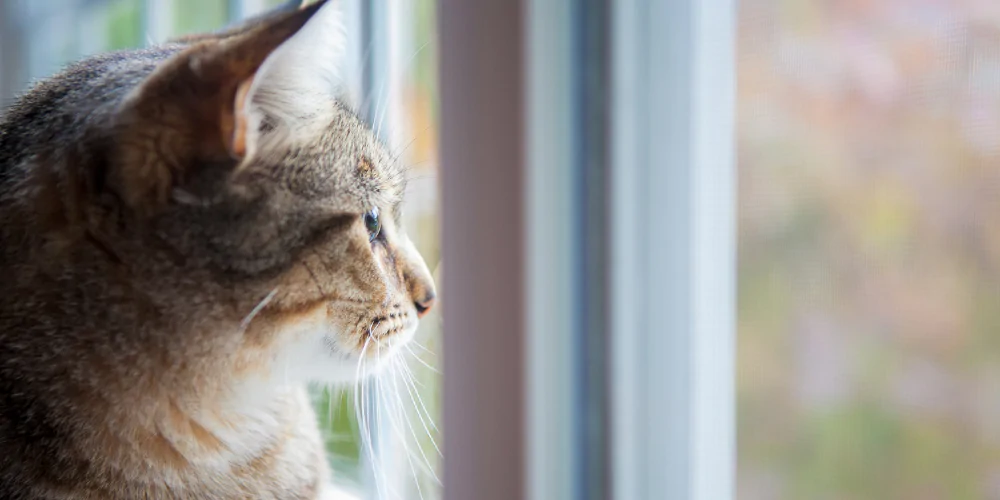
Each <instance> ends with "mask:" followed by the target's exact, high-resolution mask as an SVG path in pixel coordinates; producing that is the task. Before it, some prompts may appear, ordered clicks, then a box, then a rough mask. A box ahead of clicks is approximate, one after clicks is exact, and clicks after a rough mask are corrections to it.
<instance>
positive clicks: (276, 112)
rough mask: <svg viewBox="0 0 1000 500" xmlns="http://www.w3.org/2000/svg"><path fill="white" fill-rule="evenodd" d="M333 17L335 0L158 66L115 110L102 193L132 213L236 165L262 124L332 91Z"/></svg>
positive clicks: (271, 19) (278, 16) (209, 42)
mask: <svg viewBox="0 0 1000 500" xmlns="http://www.w3.org/2000/svg"><path fill="white" fill-rule="evenodd" d="M339 21H340V14H339V10H338V8H337V6H336V5H335V2H333V1H330V2H328V1H325V0H321V1H318V2H315V3H312V4H309V5H306V6H303V7H302V8H300V9H297V10H292V9H286V10H284V11H281V12H278V13H275V14H273V15H270V16H268V17H267V18H266V19H262V20H260V21H257V22H256V24H255V25H254V26H253V27H251V28H249V29H247V30H245V31H243V32H241V33H238V34H234V35H232V36H228V37H224V38H208V39H205V40H202V41H199V42H197V43H194V44H191V45H190V46H187V47H185V48H183V50H181V51H180V52H178V53H177V54H175V55H173V56H171V57H170V58H169V59H167V60H166V61H165V62H163V63H161V64H160V66H159V67H157V68H156V69H155V70H154V71H153V73H152V74H151V75H150V76H149V77H147V78H146V79H145V80H144V81H143V82H141V83H140V84H139V85H138V86H137V87H136V88H135V89H134V90H133V91H132V92H131V93H130V94H129V95H128V96H127V97H126V98H125V99H124V101H123V103H122V104H121V106H120V108H119V110H118V114H117V125H118V126H117V129H116V137H115V141H114V142H115V157H114V159H113V161H112V169H111V171H110V172H109V176H108V182H109V183H110V187H111V188H112V189H114V190H115V191H116V192H117V194H118V196H119V197H120V198H122V199H123V201H124V202H125V203H126V204H128V205H129V206H130V207H133V208H137V209H138V208H140V207H143V206H157V205H160V204H163V203H165V202H167V201H168V200H169V199H170V196H171V193H172V192H174V190H175V188H176V187H178V186H181V185H184V184H185V182H186V181H187V180H189V179H192V178H195V177H199V176H201V177H205V175H208V176H216V177H217V175H216V174H218V173H219V172H217V171H218V170H225V169H229V170H231V169H232V168H235V166H236V165H238V164H239V162H240V161H243V160H244V159H245V157H247V156H248V155H250V154H252V152H253V151H254V150H255V148H256V147H257V144H258V141H259V140H260V135H261V131H260V129H261V128H262V127H265V125H266V123H265V122H266V121H269V120H274V119H280V118H282V117H285V116H289V115H288V113H294V114H301V113H303V112H304V111H306V110H309V109H310V107H309V102H307V100H309V99H310V98H312V97H316V95H317V93H319V92H325V93H326V94H327V95H332V94H333V91H334V90H333V88H330V87H328V85H331V84H332V82H331V79H332V78H334V77H335V75H334V74H332V73H331V70H329V69H328V68H332V67H333V63H332V62H329V59H336V60H337V63H339V59H340V57H339V53H340V52H341V51H342V50H343V48H342V46H341V45H340V43H341V42H340V39H341V38H342V36H341V35H340V33H341V32H342V30H340V29H339V28H337V27H336V26H334V25H335V24H339ZM327 30H331V31H333V32H334V33H335V34H334V35H330V34H327V33H326V31H327ZM319 41H324V42H326V43H328V45H327V46H326V47H324V46H323V45H316V43H318V42H319ZM329 43H334V44H336V45H334V46H333V47H331V46H330V45H329ZM331 53H332V54H333V57H331ZM292 94H295V98H292V97H291V96H292ZM311 102H312V104H313V106H315V105H317V104H318V103H317V102H316V101H315V100H312V101H311ZM279 108H280V109H279ZM267 124H270V123H267ZM206 170H212V171H210V172H207V173H206V172H205V171H206ZM223 173H224V172H223Z"/></svg>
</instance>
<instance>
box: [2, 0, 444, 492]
mask: <svg viewBox="0 0 1000 500" xmlns="http://www.w3.org/2000/svg"><path fill="white" fill-rule="evenodd" d="M340 17H341V13H340V12H339V11H338V9H337V5H336V4H335V3H333V2H330V3H324V2H318V3H312V4H310V5H307V6H301V7H299V6H298V5H296V6H294V7H292V8H287V7H286V8H282V9H279V10H277V11H275V12H272V13H270V14H267V15H265V16H263V17H260V18H257V19H254V20H253V21H251V22H248V23H247V24H245V25H243V26H239V27H236V28H234V29H230V30H228V31H226V32H221V33H218V34H211V35H200V36H192V37H188V38H186V39H183V40H180V41H176V42H171V43H168V44H165V45H162V46H158V47H153V48H148V49H143V50H134V51H125V52H115V53H110V54H105V55H100V56H96V57H93V58H90V59H87V60H84V61H82V62H79V63H77V64H75V65H73V66H71V67H69V68H68V69H66V70H65V71H64V72H62V73H61V74H58V75H56V76H54V77H52V78H50V79H48V80H45V81H42V82H40V83H38V84H36V85H35V86H34V87H33V88H32V89H30V90H28V91H27V92H26V93H25V94H24V95H23V96H21V97H20V98H19V99H18V100H16V101H15V102H14V103H13V104H12V105H11V107H10V108H9V109H7V110H6V111H5V112H4V113H3V115H2V118H0V238H2V239H0V498H2V499H23V500H36V499H39V500H40V499H67V500H70V499H72V500H76V499H111V500H117V499H129V500H132V499H140V498H142V499H161V498H162V499H166V498H184V499H194V498H198V499H230V498H232V499H236V498H240V499H245V498H281V499H315V498H331V497H332V495H333V492H332V489H330V488H329V487H328V481H329V480H330V478H329V474H328V471H327V465H326V459H325V457H324V449H323V445H322V441H321V439H320V435H319V431H318V428H317V423H316V419H315V415H314V413H313V411H312V409H311V407H310V402H309V400H308V399H307V394H306V391H305V388H304V384H305V383H307V382H310V381H321V382H329V383H337V382H343V381H352V382H353V381H354V378H355V377H356V367H357V366H358V365H359V363H360V362H361V361H362V360H364V361H365V363H368V365H367V366H376V365H378V363H380V362H384V361H385V360H386V359H388V358H389V357H390V356H392V355H393V353H395V352H397V351H398V349H399V348H400V347H401V346H403V345H404V344H405V343H406V342H407V341H408V340H409V339H410V338H411V337H412V335H413V334H414V331H415V328H416V325H417V321H418V318H419V317H421V316H422V315H423V314H424V313H425V312H426V311H427V310H428V308H430V307H431V305H432V303H433V302H434V294H435V292H434V286H433V283H432V280H431V277H430V274H429V273H428V271H427V267H426V266H425V264H424V262H423V261H422V259H421V257H420V256H419V255H418V253H417V252H416V250H415V249H414V246H413V245H412V244H411V243H410V241H409V240H408V239H407V238H406V236H405V235H404V233H403V231H402V229H401V228H400V226H399V204H400V198H401V196H402V194H403V189H404V175H403V172H402V171H401V168H400V165H399V164H398V163H397V162H396V159H395V158H394V157H393V156H391V154H390V152H389V151H388V150H387V149H386V147H384V146H383V144H381V143H380V142H379V140H378V139H377V138H376V136H375V134H373V132H372V131H371V129H370V128H368V127H367V126H366V125H365V124H364V123H363V122H362V121H361V120H359V119H358V117H357V116H356V115H355V114H354V113H352V111H351V110H350V109H348V108H347V107H346V106H345V105H344V104H342V102H341V101H339V100H338V99H337V97H336V96H337V95H338V94H337V88H338V85H337V84H338V81H339V80H338V72H337V69H338V67H339V66H340V65H341V63H342V60H343V59H344V52H345V47H344V40H345V37H344V36H343V30H342V29H341V27H340Z"/></svg>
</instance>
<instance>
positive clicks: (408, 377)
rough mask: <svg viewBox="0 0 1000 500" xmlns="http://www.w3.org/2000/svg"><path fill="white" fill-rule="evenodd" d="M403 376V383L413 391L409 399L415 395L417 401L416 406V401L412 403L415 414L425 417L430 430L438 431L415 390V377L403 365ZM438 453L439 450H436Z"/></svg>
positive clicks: (408, 368)
mask: <svg viewBox="0 0 1000 500" xmlns="http://www.w3.org/2000/svg"><path fill="white" fill-rule="evenodd" d="M403 375H404V382H408V383H409V385H408V389H409V388H412V390H413V392H412V393H410V399H411V400H412V399H414V395H416V400H417V401H419V404H418V402H417V401H414V403H413V407H414V410H415V411H416V412H417V416H421V415H423V416H426V417H427V422H429V423H430V427H431V428H432V429H434V430H435V431H438V427H437V424H436V423H435V422H434V417H432V416H431V413H430V411H428V410H427V407H426V406H424V400H423V397H422V396H420V391H419V390H417V386H416V384H417V380H416V377H415V376H414V375H413V372H412V371H411V370H410V367H409V366H406V365H405V364H404V365H403ZM421 411H423V413H421ZM429 435H430V431H428V436H429ZM432 439H433V438H432ZM438 452H439V453H440V450H438Z"/></svg>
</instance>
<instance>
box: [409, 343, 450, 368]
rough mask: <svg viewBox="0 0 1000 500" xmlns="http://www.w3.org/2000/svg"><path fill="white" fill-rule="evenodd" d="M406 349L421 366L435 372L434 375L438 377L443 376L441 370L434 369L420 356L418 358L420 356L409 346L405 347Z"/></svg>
mask: <svg viewBox="0 0 1000 500" xmlns="http://www.w3.org/2000/svg"><path fill="white" fill-rule="evenodd" d="M405 347H406V350H407V351H408V352H409V353H410V354H412V355H413V359H415V360H417V361H418V362H419V363H420V364H422V365H424V366H426V367H427V369H428V370H430V371H432V372H434V373H437V374H438V375H440V374H441V371H440V370H438V369H437V368H434V367H433V366H431V365H430V363H428V362H426V361H424V360H423V359H421V357H420V356H418V355H417V353H415V352H413V350H412V349H410V347H409V346H405Z"/></svg>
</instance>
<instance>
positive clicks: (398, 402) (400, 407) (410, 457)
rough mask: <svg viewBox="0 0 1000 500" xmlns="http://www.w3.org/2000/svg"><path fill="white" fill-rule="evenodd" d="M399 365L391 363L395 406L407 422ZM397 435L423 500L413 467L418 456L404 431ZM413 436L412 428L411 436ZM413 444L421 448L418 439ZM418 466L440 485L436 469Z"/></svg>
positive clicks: (428, 466)
mask: <svg viewBox="0 0 1000 500" xmlns="http://www.w3.org/2000/svg"><path fill="white" fill-rule="evenodd" d="M398 364H399V360H397V359H393V360H392V362H391V365H392V368H393V369H392V385H393V396H395V406H396V410H397V411H398V415H399V417H400V418H401V419H402V420H403V421H404V422H405V421H407V417H406V411H405V408H404V405H403V399H402V398H401V397H400V395H399V384H398V383H397V380H398V379H397V373H398V371H399V369H398ZM396 435H397V437H398V438H399V440H400V442H401V443H402V444H403V449H404V450H405V451H406V461H407V462H408V463H409V464H410V474H411V475H412V476H413V484H414V485H415V486H416V487H417V493H418V494H419V495H420V498H421V500H423V498H424V493H423V490H422V489H421V487H420V477H419V476H418V475H417V471H416V469H415V468H414V466H413V461H414V460H415V459H416V456H415V455H414V454H413V451H411V450H410V447H409V445H408V444H407V441H408V439H407V437H406V436H404V435H403V433H402V431H399V430H398V429H397V434H396ZM412 435H413V434H412V428H411V436H412ZM413 444H414V445H416V446H417V448H418V449H419V448H420V442H419V441H418V440H417V439H416V437H414V443H413ZM417 464H418V465H419V466H420V468H421V469H423V470H422V472H424V473H425V474H427V475H429V476H431V477H433V478H434V479H435V480H436V481H438V483H440V480H439V479H438V478H437V474H435V473H434V469H433V468H432V467H430V464H425V463H423V462H420V461H417Z"/></svg>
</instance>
